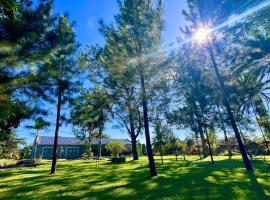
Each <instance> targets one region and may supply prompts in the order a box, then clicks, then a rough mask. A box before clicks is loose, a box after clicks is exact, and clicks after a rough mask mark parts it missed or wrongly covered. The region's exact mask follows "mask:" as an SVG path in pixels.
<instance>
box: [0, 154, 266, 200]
mask: <svg viewBox="0 0 270 200" xmlns="http://www.w3.org/2000/svg"><path fill="white" fill-rule="evenodd" d="M267 159H268V162H269V161H270V157H268V158H267ZM215 160H216V161H215V165H214V166H212V165H211V163H210V161H209V160H208V159H204V160H197V157H192V156H190V157H187V161H183V160H179V161H175V159H174V157H166V160H165V162H164V165H162V164H161V162H160V160H158V158H156V162H157V170H158V172H159V175H158V177H156V178H152V179H151V178H149V170H148V166H147V159H146V158H145V157H144V158H142V159H141V160H140V161H131V160H128V162H126V163H125V164H111V163H109V162H108V161H101V162H100V165H99V168H97V167H96V161H79V160H77V161H59V162H58V170H57V174H56V175H50V174H49V169H50V162H48V161H43V162H42V163H41V165H40V166H38V167H36V168H23V169H8V170H1V171H0V199H8V200H11V199H22V200H26V199H42V200H43V199H53V200H57V199H104V200H110V199H125V200H126V199H127V200H131V199H136V200H137V199H138V200H140V199H153V200H156V199H164V200H165V199H166V200H167V199H219V200H220V199H226V200H228V199H251V200H255V199H270V174H269V176H268V177H266V175H265V170H266V167H267V164H266V163H265V162H263V161H260V160H255V161H253V166H254V167H255V171H254V174H253V173H247V172H246V171H245V169H244V168H243V164H242V161H241V160H240V157H233V158H231V159H229V158H228V157H222V156H219V157H215Z"/></svg>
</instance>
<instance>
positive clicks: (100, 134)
mask: <svg viewBox="0 0 270 200" xmlns="http://www.w3.org/2000/svg"><path fill="white" fill-rule="evenodd" d="M102 131H103V127H102V126H100V127H99V133H98V135H99V141H98V159H100V158H101V153H102Z"/></svg>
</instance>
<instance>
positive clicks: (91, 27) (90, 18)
mask: <svg viewBox="0 0 270 200" xmlns="http://www.w3.org/2000/svg"><path fill="white" fill-rule="evenodd" d="M164 4H165V11H164V20H165V31H164V33H163V40H164V43H165V44H166V45H168V44H170V43H175V42H176V37H177V35H178V34H179V28H180V26H181V25H184V24H185V21H184V18H183V16H182V10H183V9H184V8H185V1H184V0H164ZM54 12H55V13H60V14H64V13H65V12H68V13H69V17H70V19H71V20H74V21H75V22H76V25H75V27H74V28H75V31H76V35H77V40H78V41H79V43H80V44H81V45H82V47H83V46H85V45H88V44H89V45H95V44H99V45H102V44H104V39H103V37H102V35H101V34H100V33H99V31H98V20H99V19H103V20H104V21H105V22H106V23H113V21H114V17H113V16H114V15H115V14H116V13H117V12H118V5H117V1H116V0H55V5H54ZM50 107H51V109H54V106H53V105H52V106H50ZM65 109H66V108H65ZM54 119H55V115H52V116H49V117H47V120H50V121H51V120H54ZM26 124H31V122H24V123H22V125H21V126H20V127H19V128H18V129H17V131H16V133H17V135H18V136H19V137H23V138H25V139H26V140H27V142H28V143H32V142H33V138H34V136H33V134H31V133H33V132H34V131H32V130H29V129H25V128H24V127H25V125H26ZM105 132H106V133H107V134H109V135H110V137H112V138H128V135H127V134H126V132H125V130H124V129H123V130H119V129H115V128H113V127H112V124H111V123H109V124H107V126H106V130H105ZM40 134H41V135H54V126H53V125H52V126H51V127H49V128H48V129H46V130H43V131H41V132H40ZM59 135H60V136H74V135H73V133H72V127H71V126H65V125H63V126H62V127H61V128H60V132H59ZM141 140H143V137H142V138H141Z"/></svg>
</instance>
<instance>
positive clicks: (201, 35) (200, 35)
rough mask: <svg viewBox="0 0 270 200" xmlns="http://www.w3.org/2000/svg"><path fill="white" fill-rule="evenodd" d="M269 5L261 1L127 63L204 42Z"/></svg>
mask: <svg viewBox="0 0 270 200" xmlns="http://www.w3.org/2000/svg"><path fill="white" fill-rule="evenodd" d="M269 6H270V0H265V1H263V2H262V3H260V4H258V5H257V6H254V7H252V8H250V9H248V10H247V11H246V12H244V13H242V14H240V15H236V16H233V17H231V18H230V19H229V20H227V21H225V22H223V23H221V24H220V25H218V26H216V27H214V28H211V29H200V28H199V29H197V31H196V32H195V34H194V35H193V37H191V38H189V39H186V40H185V41H182V42H181V43H177V44H174V45H171V46H170V47H168V48H166V49H165V50H164V49H162V50H158V51H155V52H152V53H150V54H148V55H144V56H140V57H138V58H133V59H131V60H129V61H128V64H131V62H132V63H133V64H134V63H135V62H139V60H142V59H143V60H148V59H151V58H153V57H155V56H158V55H159V54H161V53H168V52H169V51H171V50H173V49H176V48H179V47H180V46H182V45H185V44H188V43H191V42H193V41H194V40H197V41H198V42H200V41H201V42H202V43H203V42H204V40H205V38H207V36H208V35H209V34H211V33H213V32H216V31H218V30H220V29H222V28H225V27H228V26H230V25H233V24H235V23H238V22H240V21H242V20H243V19H245V18H246V17H248V16H251V15H253V14H255V13H257V12H259V11H260V10H263V9H264V8H267V7H269Z"/></svg>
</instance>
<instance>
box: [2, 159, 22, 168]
mask: <svg viewBox="0 0 270 200" xmlns="http://www.w3.org/2000/svg"><path fill="white" fill-rule="evenodd" d="M17 162H18V161H17V160H12V159H0V166H1V167H3V166H5V165H12V164H15V163H17Z"/></svg>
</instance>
